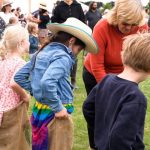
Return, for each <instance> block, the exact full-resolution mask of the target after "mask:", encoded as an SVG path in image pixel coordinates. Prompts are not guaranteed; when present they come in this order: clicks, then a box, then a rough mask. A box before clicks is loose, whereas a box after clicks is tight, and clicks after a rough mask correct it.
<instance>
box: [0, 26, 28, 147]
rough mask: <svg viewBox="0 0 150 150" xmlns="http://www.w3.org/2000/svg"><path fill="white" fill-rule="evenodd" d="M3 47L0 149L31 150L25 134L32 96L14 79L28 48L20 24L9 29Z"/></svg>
mask: <svg viewBox="0 0 150 150" xmlns="http://www.w3.org/2000/svg"><path fill="white" fill-rule="evenodd" d="M1 47H3V48H4V50H5V52H7V55H6V56H5V59H4V60H2V61H0V150H13V149H14V150H29V143H28V141H27V139H26V135H25V133H26V131H27V130H26V129H27V127H28V126H29V121H28V117H27V108H26V102H28V100H29V96H28V95H27V94H26V92H25V91H24V90H23V89H22V88H21V87H20V86H19V85H18V84H16V83H15V82H14V79H13V77H14V74H15V73H16V72H17V71H18V70H19V69H20V68H21V67H22V66H23V65H24V64H25V61H24V60H23V59H22V58H21V56H22V54H23V53H24V51H25V50H26V49H28V47H29V42H28V32H27V30H25V29H24V28H23V27H21V26H18V25H16V26H12V27H9V28H7V29H6V30H5V33H4V36H3V41H2V45H1Z"/></svg>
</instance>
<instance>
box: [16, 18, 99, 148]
mask: <svg viewBox="0 0 150 150" xmlns="http://www.w3.org/2000/svg"><path fill="white" fill-rule="evenodd" d="M47 27H48V29H49V30H50V31H52V33H53V34H54V35H53V37H52V39H51V41H50V42H49V43H48V44H47V45H45V46H44V47H43V48H42V49H41V50H40V51H39V52H38V53H36V55H34V56H33V58H32V60H31V61H30V62H28V63H27V64H26V65H25V66H24V67H23V68H22V69H21V70H19V71H18V72H17V74H16V75H15V81H16V82H17V83H18V84H19V85H20V86H21V87H23V88H24V89H26V90H28V91H29V92H31V93H32V94H33V96H34V97H35V99H36V103H35V105H34V107H33V113H32V117H31V123H32V149H33V150H71V149H72V143H73V123H72V119H71V116H70V115H69V114H71V113H72V112H73V93H72V90H71V84H70V82H69V75H70V70H71V67H72V65H73V64H74V63H75V56H76V55H77V54H78V53H79V52H80V51H81V50H82V49H86V50H87V51H90V52H93V53H94V52H95V53H96V52H97V45H96V43H95V41H94V40H93V38H92V36H91V34H92V31H91V29H90V28H89V27H88V26H87V25H85V24H84V23H83V22H81V21H79V20H78V19H75V18H68V19H67V21H66V22H64V23H63V24H57V23H54V24H53V23H51V24H48V26H47Z"/></svg>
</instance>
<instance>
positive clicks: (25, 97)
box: [10, 80, 30, 102]
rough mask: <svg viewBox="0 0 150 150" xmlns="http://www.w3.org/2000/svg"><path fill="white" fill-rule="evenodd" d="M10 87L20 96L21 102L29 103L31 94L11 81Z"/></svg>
mask: <svg viewBox="0 0 150 150" xmlns="http://www.w3.org/2000/svg"><path fill="white" fill-rule="evenodd" d="M10 87H11V88H12V89H13V91H14V92H16V93H17V94H18V95H19V96H20V100H22V101H25V102H29V99H30V96H29V94H27V93H26V92H25V90H23V89H22V88H21V87H20V86H19V85H18V84H17V83H16V82H15V81H14V80H11V82H10Z"/></svg>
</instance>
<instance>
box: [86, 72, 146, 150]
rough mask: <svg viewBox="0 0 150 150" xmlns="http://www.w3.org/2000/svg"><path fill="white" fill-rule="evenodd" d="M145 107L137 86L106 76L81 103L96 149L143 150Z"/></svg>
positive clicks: (144, 100)
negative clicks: (92, 133)
mask: <svg viewBox="0 0 150 150" xmlns="http://www.w3.org/2000/svg"><path fill="white" fill-rule="evenodd" d="M146 108H147V101H146V98H145V96H144V95H143V93H142V92H141V91H140V89H139V87H138V84H137V83H134V82H131V81H128V80H125V79H122V78H119V77H118V76H115V75H107V76H106V77H105V78H104V79H103V80H102V81H101V82H100V83H99V84H97V86H95V87H94V88H93V90H92V91H91V92H90V94H89V96H88V97H87V99H86V101H85V102H84V104H83V113H84V116H85V119H86V121H87V123H88V126H90V127H93V130H94V136H95V138H94V140H95V144H96V147H97V148H98V150H144V144H143V132H144V120H145V114H146Z"/></svg>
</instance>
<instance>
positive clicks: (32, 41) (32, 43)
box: [29, 34, 39, 54]
mask: <svg viewBox="0 0 150 150" xmlns="http://www.w3.org/2000/svg"><path fill="white" fill-rule="evenodd" d="M29 42H30V47H29V54H34V53H35V52H36V51H37V50H38V45H39V40H38V38H37V37H36V36H34V35H32V34H30V35H29Z"/></svg>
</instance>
